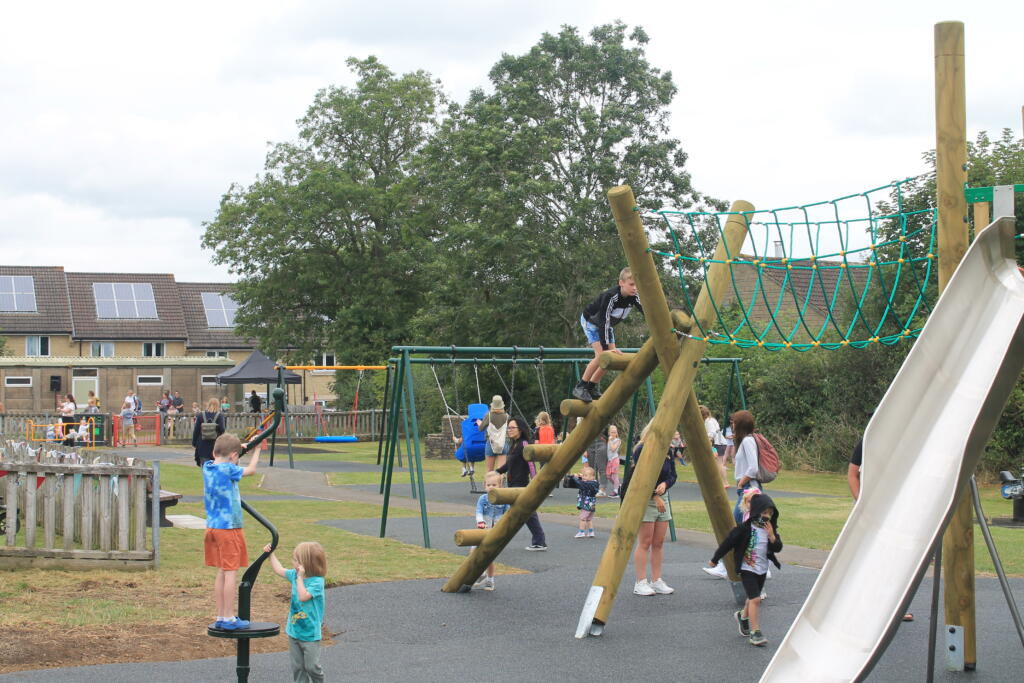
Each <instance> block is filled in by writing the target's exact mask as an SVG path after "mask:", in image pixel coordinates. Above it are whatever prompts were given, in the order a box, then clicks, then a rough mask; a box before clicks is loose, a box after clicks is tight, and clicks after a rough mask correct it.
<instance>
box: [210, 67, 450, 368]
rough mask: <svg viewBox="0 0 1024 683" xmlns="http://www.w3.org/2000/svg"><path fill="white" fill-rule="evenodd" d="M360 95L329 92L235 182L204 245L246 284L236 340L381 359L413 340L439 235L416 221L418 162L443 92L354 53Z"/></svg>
mask: <svg viewBox="0 0 1024 683" xmlns="http://www.w3.org/2000/svg"><path fill="white" fill-rule="evenodd" d="M348 65H349V67H350V68H351V69H352V71H353V72H354V73H355V75H356V77H357V81H356V84H355V86H354V87H351V88H345V87H329V88H325V89H324V90H321V91H320V92H318V93H317V95H316V97H315V98H314V101H313V104H312V105H311V106H310V107H309V110H308V111H307V112H306V115H305V116H304V117H303V118H302V119H300V120H299V122H298V125H299V135H298V140H297V141H295V142H286V143H280V144H277V145H275V146H274V147H273V148H272V149H271V151H270V153H269V154H268V155H267V160H266V169H265V171H264V173H263V175H262V176H261V177H260V178H259V179H258V180H256V182H254V183H253V184H252V185H250V186H248V187H242V186H239V185H232V186H231V188H230V189H229V190H228V191H227V193H226V194H225V195H224V197H223V198H222V200H221V204H220V209H219V211H218V212H217V216H216V218H214V220H212V221H210V222H209V223H207V224H206V233H205V235H204V238H203V245H204V246H205V247H207V248H208V249H211V250H213V252H214V261H215V262H216V263H222V264H227V265H228V266H230V269H231V271H232V272H233V273H235V274H237V275H239V276H240V279H239V282H238V286H237V289H236V293H235V297H236V299H237V300H238V301H239V303H240V305H241V308H240V310H239V314H238V316H237V322H238V332H239V333H240V334H242V335H251V336H252V337H255V338H256V339H257V340H258V342H259V344H260V346H262V347H263V348H266V349H285V348H291V349H294V351H293V352H292V354H291V355H292V356H293V357H294V358H299V359H310V358H314V357H315V356H316V354H317V353H318V352H320V351H325V350H336V351H337V352H338V353H339V356H338V358H339V360H343V361H345V362H352V363H354V362H360V361H368V360H379V359H380V358H381V356H382V354H384V353H387V350H386V349H387V347H388V346H390V345H391V344H394V343H399V342H401V341H402V340H404V339H405V338H406V333H407V332H406V330H407V325H408V320H409V318H410V317H411V316H413V315H414V314H415V313H416V311H417V310H418V309H419V307H420V306H421V305H422V303H423V300H424V297H425V293H426V292H427V291H429V283H428V282H427V281H425V279H424V278H425V275H426V273H425V270H424V269H423V268H421V267H420V263H421V261H422V260H424V259H425V258H427V259H428V260H429V255H430V254H431V253H432V247H433V244H434V242H433V240H432V237H433V235H432V232H431V228H430V227H429V226H428V224H427V223H425V222H423V221H420V222H413V221H411V220H410V215H411V214H412V212H414V211H415V208H416V204H417V199H416V196H415V195H414V194H413V190H414V189H415V188H414V187H413V185H412V184H411V183H410V182H409V167H410V164H411V163H412V160H413V159H414V157H415V156H416V154H417V153H418V152H419V151H420V149H421V148H422V147H423V145H424V144H426V142H427V140H428V139H429V138H430V136H431V135H432V133H433V131H434V129H435V127H436V123H437V122H436V117H437V113H438V109H439V106H441V105H442V104H443V96H442V93H441V89H440V84H439V83H438V82H437V81H435V80H433V79H432V78H431V77H430V76H429V74H427V73H425V72H422V71H417V72H414V73H407V74H403V75H400V76H399V75H396V74H394V73H393V72H392V71H391V70H390V69H388V68H387V67H386V66H385V65H383V64H381V63H380V62H379V61H377V60H376V59H375V58H373V57H370V58H368V59H365V60H356V59H349V60H348Z"/></svg>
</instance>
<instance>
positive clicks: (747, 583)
mask: <svg viewBox="0 0 1024 683" xmlns="http://www.w3.org/2000/svg"><path fill="white" fill-rule="evenodd" d="M765 577H766V574H755V573H754V572H748V571H747V570H746V569H741V570H740V580H741V581H742V582H743V590H745V591H746V592H747V599H748V600H753V599H755V598H759V597H761V590H762V589H763V588H764V580H765Z"/></svg>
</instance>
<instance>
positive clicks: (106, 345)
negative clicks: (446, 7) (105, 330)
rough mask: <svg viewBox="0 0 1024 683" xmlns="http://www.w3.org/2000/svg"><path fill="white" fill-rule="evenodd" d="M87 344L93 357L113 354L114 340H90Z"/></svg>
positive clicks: (109, 356) (104, 356) (107, 356)
mask: <svg viewBox="0 0 1024 683" xmlns="http://www.w3.org/2000/svg"><path fill="white" fill-rule="evenodd" d="M89 346H90V348H91V350H92V353H91V355H92V357H93V358H112V357H113V355H114V342H92V343H91V344H90V345H89Z"/></svg>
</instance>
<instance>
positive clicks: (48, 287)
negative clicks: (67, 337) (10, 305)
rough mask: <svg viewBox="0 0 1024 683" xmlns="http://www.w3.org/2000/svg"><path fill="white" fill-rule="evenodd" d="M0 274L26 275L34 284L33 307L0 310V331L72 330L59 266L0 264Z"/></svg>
mask: <svg viewBox="0 0 1024 683" xmlns="http://www.w3.org/2000/svg"><path fill="white" fill-rule="evenodd" d="M0 275H15V276H28V277H31V278H32V280H33V284H34V286H35V298H36V310H35V311H34V312H32V311H18V312H14V311H0V333H6V334H11V333H14V334H52V333H61V332H64V333H68V332H70V331H71V306H70V303H69V298H68V288H67V284H66V281H65V278H64V269H63V268H62V267H60V266H0Z"/></svg>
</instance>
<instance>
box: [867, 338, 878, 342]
mask: <svg viewBox="0 0 1024 683" xmlns="http://www.w3.org/2000/svg"><path fill="white" fill-rule="evenodd" d="M868 341H872V342H876V341H878V337H872V338H871V339H869V340H868Z"/></svg>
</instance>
